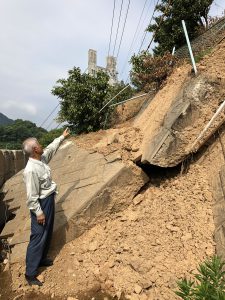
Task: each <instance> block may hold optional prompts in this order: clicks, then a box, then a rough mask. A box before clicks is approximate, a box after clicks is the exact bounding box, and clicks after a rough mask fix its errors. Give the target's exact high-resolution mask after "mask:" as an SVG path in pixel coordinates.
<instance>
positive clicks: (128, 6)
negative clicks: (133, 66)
mask: <svg viewBox="0 0 225 300" xmlns="http://www.w3.org/2000/svg"><path fill="white" fill-rule="evenodd" d="M129 8H130V0H129V1H128V5H127V11H126V16H125V20H124V23H123V29H122V34H121V38H120V43H119V47H118V51H117V55H116V59H117V58H118V56H119V52H120V46H121V43H122V39H123V34H124V30H125V26H126V22H127V16H128V11H129Z"/></svg>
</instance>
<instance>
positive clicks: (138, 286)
mask: <svg viewBox="0 0 225 300" xmlns="http://www.w3.org/2000/svg"><path fill="white" fill-rule="evenodd" d="M134 291H135V293H136V294H140V293H141V291H142V287H141V286H140V285H138V284H135V286H134Z"/></svg>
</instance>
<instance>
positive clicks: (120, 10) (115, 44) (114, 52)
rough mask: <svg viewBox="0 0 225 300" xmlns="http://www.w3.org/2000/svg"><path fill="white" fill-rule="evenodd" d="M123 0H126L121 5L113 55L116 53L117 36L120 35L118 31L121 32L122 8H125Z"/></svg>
mask: <svg viewBox="0 0 225 300" xmlns="http://www.w3.org/2000/svg"><path fill="white" fill-rule="evenodd" d="M123 1H124V0H122V1H121V5H120V15H119V21H118V25H117V29H116V38H115V43H114V47H113V52H112V56H114V53H115V48H116V43H117V37H118V32H119V27H120V19H121V12H122V9H123Z"/></svg>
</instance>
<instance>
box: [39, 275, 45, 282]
mask: <svg viewBox="0 0 225 300" xmlns="http://www.w3.org/2000/svg"><path fill="white" fill-rule="evenodd" d="M37 279H38V280H40V282H42V283H44V282H45V277H44V275H43V274H40V275H38V276H37Z"/></svg>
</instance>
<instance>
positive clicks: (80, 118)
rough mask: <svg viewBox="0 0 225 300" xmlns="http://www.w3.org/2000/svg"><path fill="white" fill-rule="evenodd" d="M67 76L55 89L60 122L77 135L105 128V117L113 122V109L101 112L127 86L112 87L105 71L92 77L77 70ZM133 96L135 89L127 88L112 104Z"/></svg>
mask: <svg viewBox="0 0 225 300" xmlns="http://www.w3.org/2000/svg"><path fill="white" fill-rule="evenodd" d="M68 75H69V76H68V78H67V79H59V80H58V81H57V85H56V86H55V87H53V89H52V94H53V95H55V96H58V98H59V99H61V100H60V111H59V117H58V121H60V122H64V121H66V122H68V124H69V127H70V129H71V130H72V131H73V132H74V133H77V134H79V133H82V132H90V131H96V130H99V129H101V128H103V127H104V125H105V120H106V116H108V120H110V118H109V114H110V113H111V112H112V110H113V109H112V108H110V107H109V106H107V107H105V108H104V110H102V111H101V112H100V110H101V108H102V107H103V106H104V105H105V104H106V103H107V102H108V101H109V100H110V99H111V98H112V97H113V96H115V95H116V94H117V93H118V91H120V90H121V89H122V88H123V87H125V84H124V83H123V82H121V83H118V84H117V85H115V86H110V85H109V83H108V80H109V77H108V75H107V74H106V73H104V72H102V71H99V72H97V73H96V76H91V75H89V74H86V73H83V74H82V73H81V70H80V69H79V68H75V67H74V68H73V69H72V70H69V72H68ZM131 94H132V89H131V88H127V89H126V90H124V92H122V93H121V95H120V96H119V97H117V98H116V99H115V100H114V101H113V102H112V103H115V102H116V101H120V100H121V99H124V98H125V99H126V97H127V96H128V97H129V96H130V95H131Z"/></svg>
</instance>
